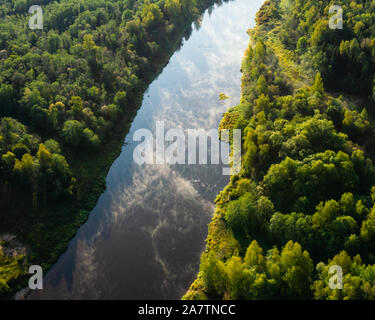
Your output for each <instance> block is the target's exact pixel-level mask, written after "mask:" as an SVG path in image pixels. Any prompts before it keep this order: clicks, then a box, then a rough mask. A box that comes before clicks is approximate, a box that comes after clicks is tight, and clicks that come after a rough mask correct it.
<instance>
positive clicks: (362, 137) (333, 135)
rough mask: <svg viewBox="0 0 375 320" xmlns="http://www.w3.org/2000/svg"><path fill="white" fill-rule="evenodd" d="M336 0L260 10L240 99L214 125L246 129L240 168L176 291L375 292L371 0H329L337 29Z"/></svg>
mask: <svg viewBox="0 0 375 320" xmlns="http://www.w3.org/2000/svg"><path fill="white" fill-rule="evenodd" d="M332 4H333V3H332V2H331V1H326V0H325V1H319V2H317V1H306V0H274V1H269V0H266V1H265V2H264V4H263V6H262V7H261V8H260V10H259V11H258V13H257V15H256V26H255V28H254V29H252V30H249V31H248V33H249V35H250V43H249V47H248V49H247V50H246V52H245V55H244V58H243V62H242V74H243V75H242V86H241V92H242V96H241V102H240V104H239V105H238V106H235V107H233V108H231V109H230V110H228V111H227V112H226V113H225V114H224V116H223V119H222V122H221V124H220V128H224V129H242V141H243V144H242V151H243V152H242V155H243V157H242V168H241V172H240V173H239V174H237V175H233V176H232V177H231V180H230V182H229V184H228V185H227V187H225V189H224V190H223V191H222V192H221V193H220V194H219V195H218V196H217V198H216V200H215V204H216V210H215V213H214V216H213V218H212V221H211V223H210V225H209V233H208V237H207V240H206V250H205V252H204V253H203V254H202V257H201V265H200V271H199V273H198V275H197V277H196V279H195V281H194V282H193V283H192V284H191V286H190V288H189V290H188V291H187V292H186V294H185V295H184V297H183V299H186V300H201V299H216V300H217V299H219V300H221V299H224V300H227V299H239V300H247V299H250V300H258V299H265V300H273V299H322V300H325V299H327V300H332V299H334V300H336V299H338V300H348V299H375V253H374V251H373V248H374V247H375V167H374V160H375V151H374V150H375V139H374V138H375V125H374V115H375V103H374V100H375V78H374V72H375V2H374V1H352V0H338V1H335V2H334V4H335V5H338V6H341V7H342V8H343V12H344V17H343V26H344V28H343V30H334V29H330V28H329V23H328V22H329V19H330V15H329V8H330V6H331V5H332ZM331 267H333V269H334V272H333V273H331ZM340 268H341V271H342V284H343V285H342V287H341V288H340V286H339V282H340V281H338V282H335V281H333V283H334V286H333V287H332V288H331V287H330V279H331V278H332V276H334V274H335V273H336V271H337V270H339V269H340ZM335 285H336V286H335Z"/></svg>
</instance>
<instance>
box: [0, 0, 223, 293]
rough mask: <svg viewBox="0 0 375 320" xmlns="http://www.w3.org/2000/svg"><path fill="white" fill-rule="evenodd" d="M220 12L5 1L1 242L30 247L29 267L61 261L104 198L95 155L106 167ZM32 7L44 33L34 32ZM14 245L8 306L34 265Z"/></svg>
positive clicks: (193, 0) (0, 13)
mask: <svg viewBox="0 0 375 320" xmlns="http://www.w3.org/2000/svg"><path fill="white" fill-rule="evenodd" d="M221 2H222V1H215V0H158V1H156V0H84V1H76V0H61V1H50V0H0V234H1V233H4V232H10V233H14V234H16V235H17V236H18V237H19V238H21V240H22V241H24V242H26V244H27V245H29V246H30V247H31V249H30V250H31V253H30V254H29V255H28V259H29V260H28V262H30V260H32V261H34V262H37V263H38V264H42V265H43V266H44V265H46V266H48V265H50V263H52V262H53V261H55V260H56V258H57V257H58V254H59V253H61V251H62V250H63V249H64V246H66V242H67V241H68V240H69V237H71V236H72V234H74V230H76V229H77V227H78V225H79V223H82V219H83V218H82V217H84V216H85V214H86V213H87V211H89V210H90V206H91V207H92V205H93V204H95V201H96V199H97V198H96V195H98V194H100V191H102V188H103V185H104V182H103V181H104V177H105V174H106V170H108V165H107V164H106V163H105V164H101V163H98V162H95V157H96V154H98V158H100V157H102V158H105V156H103V153H105V152H107V151H108V149H110V148H111V147H108V145H111V142H112V141H113V134H114V132H115V131H116V130H115V129H116V125H118V124H119V123H121V121H122V119H127V121H128V122H130V121H131V118H132V117H131V115H132V114H133V113H134V109H135V108H136V107H137V104H138V101H139V99H140V98H141V97H142V94H143V92H144V90H145V89H146V86H147V85H148V83H149V82H150V81H151V80H152V79H153V78H154V77H155V76H156V75H157V74H158V73H159V72H160V70H161V68H162V67H163V66H164V65H165V64H166V63H167V61H168V59H169V57H170V55H171V54H172V53H173V51H174V50H175V49H176V48H177V47H178V45H179V44H180V43H181V41H182V38H183V36H185V37H188V36H189V32H190V31H191V24H192V22H193V21H196V20H199V17H200V14H202V12H203V11H204V10H205V9H206V8H208V7H210V6H212V5H214V3H221ZM33 5H40V6H41V7H42V10H43V29H41V30H38V29H30V28H29V19H30V18H31V16H32V15H31V14H29V8H30V7H31V6H33ZM125 130H126V129H122V130H121V131H122V135H121V136H122V139H123V134H125V132H124V131H125ZM119 141H120V142H119V143H118V145H116V146H115V147H113V148H112V149H110V150H109V152H112V153H113V150H114V149H116V150H118V149H119V147H121V139H119ZM106 148H107V149H106ZM114 153H116V152H114ZM90 155H91V158H90ZM114 157H115V156H113V155H112V154H111V155H110V156H109V157H108V159H113V158H114ZM87 159H89V160H90V161H89V163H85V162H86V160H87ZM108 159H105V160H106V161H107V162H108ZM97 165H98V166H99V165H101V167H102V169H100V170H101V171H100V170H99V171H100V172H99V173H100V175H101V176H100V177H98V176H96V175H97V171H98V170H97V169H95V170H96V171H95V170H92V168H93V167H95V166H97ZM103 176H104V177H103ZM92 190H94V191H95V192H94V194H95V197H94V196H91V198H90V199H89V200H90V201H91V202H90V205H89V206H88V207H87V206H86V207H84V210H83V209H82V202H83V199H84V198H85V197H88V195H90V194H91V192H92ZM98 190H99V191H98ZM0 240H1V239H0ZM9 245H10V243H9V241H8V240H1V241H0V297H1V296H2V295H8V294H10V293H11V292H12V291H14V288H15V283H16V280H17V279H18V278H19V277H20V275H22V274H25V270H26V266H27V264H28V262H27V259H26V258H27V257H25V256H24V255H23V254H16V253H17V252H14V253H15V254H16V256H15V257H14V258H12V257H9V254H7V252H8V253H9V252H10V251H9V250H8V249H7V250H5V249H4V250H3V248H6V247H7V246H9ZM25 259H26V260H25Z"/></svg>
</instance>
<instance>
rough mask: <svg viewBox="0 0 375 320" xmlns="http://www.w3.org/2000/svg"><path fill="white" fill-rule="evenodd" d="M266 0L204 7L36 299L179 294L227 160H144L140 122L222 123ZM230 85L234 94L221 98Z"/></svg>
mask: <svg viewBox="0 0 375 320" xmlns="http://www.w3.org/2000/svg"><path fill="white" fill-rule="evenodd" d="M262 2H263V1H262V0H236V1H232V2H228V3H224V4H223V5H222V6H220V7H217V6H216V7H215V9H214V10H212V12H206V13H205V14H204V16H203V19H202V22H201V24H200V27H198V28H197V27H196V26H195V25H194V27H193V29H194V30H193V32H192V34H191V36H190V38H189V39H188V40H187V41H185V42H184V44H183V46H182V47H181V49H180V50H179V51H177V52H175V53H174V55H173V56H172V58H171V60H170V62H169V64H168V65H167V66H166V67H165V68H164V70H163V72H162V73H161V74H160V76H159V77H158V78H157V79H155V80H154V81H153V83H152V84H151V85H150V87H149V88H148V90H147V92H146V93H145V95H144V99H143V104H142V107H141V108H140V109H139V111H138V113H137V116H136V117H135V119H134V121H133V123H132V126H131V129H130V131H129V133H128V135H127V136H126V138H125V143H124V146H123V148H122V152H121V154H120V156H119V157H118V158H117V159H116V161H115V162H114V163H113V164H112V166H111V169H110V171H109V173H108V175H107V178H106V183H107V189H106V191H105V192H104V193H103V194H102V195H101V197H100V198H99V199H98V202H97V204H96V207H95V208H94V209H93V210H92V212H91V214H90V217H89V219H88V220H87V222H86V223H85V224H83V225H82V226H81V228H80V229H79V231H78V232H77V234H76V236H75V237H74V238H73V239H72V240H71V242H70V244H69V246H68V249H67V251H66V252H65V253H64V254H63V255H62V256H61V257H60V258H59V260H58V262H57V263H56V264H55V265H54V266H53V267H52V268H51V269H50V270H49V272H48V273H47V274H46V275H45V277H44V283H43V284H44V288H43V290H39V291H34V292H33V293H32V294H31V295H30V297H29V298H31V299H179V298H181V296H182V295H183V294H184V293H185V292H186V290H187V289H188V287H189V285H190V284H191V282H192V281H193V280H194V278H195V276H196V274H197V271H198V269H199V260H200V255H201V253H202V251H203V250H204V247H205V238H206V237H207V232H208V223H209V222H210V219H211V217H212V215H213V212H214V205H213V203H214V199H215V197H216V195H217V194H218V193H219V192H220V190H222V189H223V188H224V187H225V185H226V184H227V183H228V181H229V177H228V176H224V175H223V174H222V168H223V167H224V166H225V165H211V164H208V165H143V166H140V165H138V164H136V163H135V162H134V160H133V151H134V148H135V146H136V145H137V143H136V142H133V135H134V132H135V131H136V130H138V129H142V128H145V129H149V130H151V131H152V132H155V125H156V122H157V121H164V123H165V129H166V131H167V130H168V129H169V128H181V129H184V130H187V129H204V130H209V129H212V128H217V127H218V124H219V122H220V120H221V117H222V115H223V112H224V111H225V110H226V109H227V108H228V107H230V106H234V105H236V104H238V103H239V100H240V87H241V73H240V66H241V60H242V57H243V54H244V51H245V49H246V47H247V45H248V41H249V37H248V35H247V33H246V31H247V30H248V29H249V28H251V27H253V26H254V23H255V22H254V17H255V14H256V12H257V11H258V9H259V7H260V6H261V4H262ZM221 92H224V93H225V94H226V95H228V96H229V97H230V98H229V99H228V100H225V101H220V100H219V98H218V97H219V93H221Z"/></svg>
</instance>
